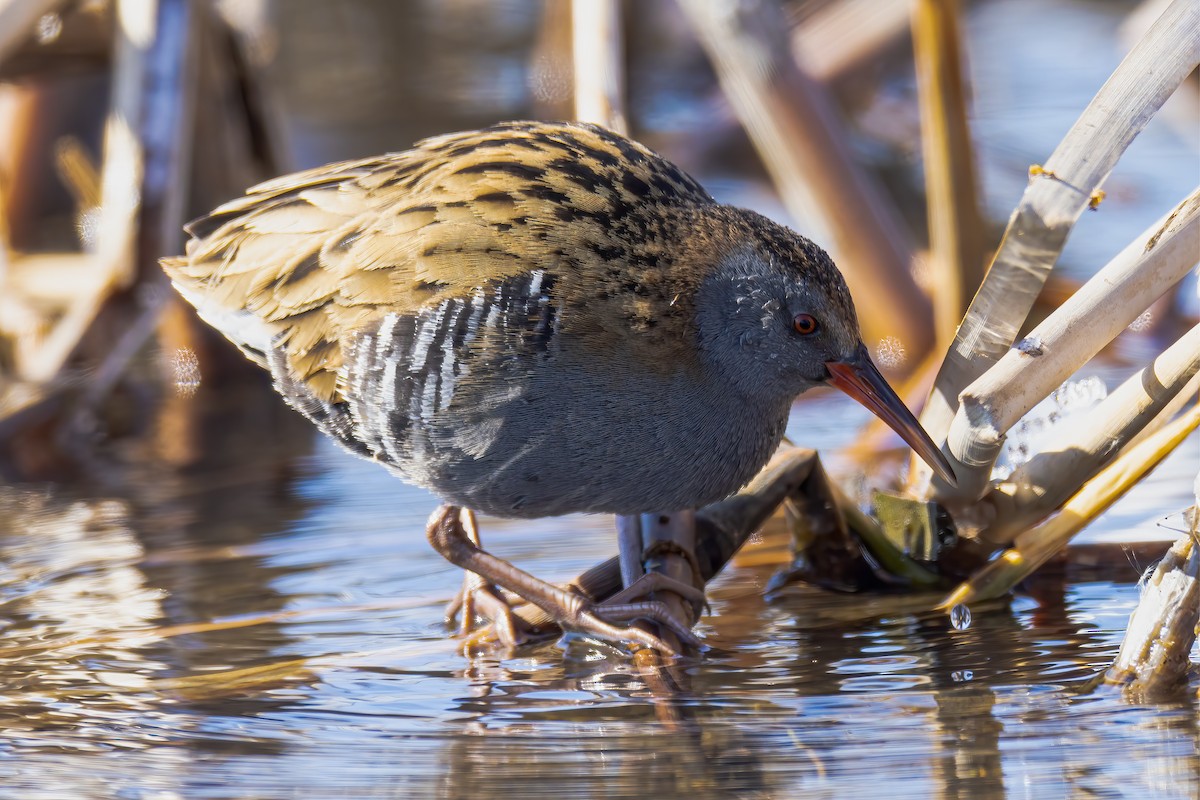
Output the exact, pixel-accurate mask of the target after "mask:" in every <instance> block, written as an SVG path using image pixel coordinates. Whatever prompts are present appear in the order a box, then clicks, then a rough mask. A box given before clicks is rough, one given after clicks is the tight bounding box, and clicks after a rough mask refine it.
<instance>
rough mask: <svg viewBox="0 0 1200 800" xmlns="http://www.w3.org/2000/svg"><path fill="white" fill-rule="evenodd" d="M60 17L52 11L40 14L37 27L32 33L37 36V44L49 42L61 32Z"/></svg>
mask: <svg viewBox="0 0 1200 800" xmlns="http://www.w3.org/2000/svg"><path fill="white" fill-rule="evenodd" d="M62 27H63V23H62V17H60V16H59V15H58V14H55V13H54V12H50V13H49V14H42V16H40V17H39V18H38V21H37V29H36V33H35V34H34V35H35V36H37V41H38V44H50V43H51V42H53V41H54V40H55V39H57V38H58V37H59V34H61V33H62Z"/></svg>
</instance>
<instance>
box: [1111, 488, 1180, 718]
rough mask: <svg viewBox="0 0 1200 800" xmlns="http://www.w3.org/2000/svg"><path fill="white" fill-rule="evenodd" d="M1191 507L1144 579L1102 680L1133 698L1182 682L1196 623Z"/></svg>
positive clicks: (1169, 689) (1162, 692) (1167, 692)
mask: <svg viewBox="0 0 1200 800" xmlns="http://www.w3.org/2000/svg"><path fill="white" fill-rule="evenodd" d="M1198 516H1200V513H1198V511H1197V509H1196V507H1193V508H1192V526H1191V532H1190V533H1189V534H1188V535H1186V536H1184V537H1182V538H1181V539H1178V540H1177V541H1176V542H1175V543H1174V544H1173V545H1171V548H1170V549H1169V550H1168V551H1167V554H1166V555H1165V556H1164V557H1163V560H1162V561H1160V562H1159V563H1158V566H1157V567H1155V568H1154V574H1153V575H1151V576H1150V579H1149V580H1148V581H1146V583H1145V587H1144V588H1143V590H1142V596H1141V599H1140V600H1138V605H1137V608H1135V609H1134V610H1133V613H1132V614H1131V615H1130V616H1129V626H1128V627H1127V628H1126V630H1125V638H1124V639H1123V640H1122V641H1121V649H1120V651H1119V652H1118V653H1117V657H1116V659H1115V660H1114V661H1113V664H1112V666H1111V667H1109V668H1108V671H1107V672H1105V673H1104V682H1105V683H1107V684H1112V685H1116V686H1120V687H1121V688H1122V690H1123V691H1124V693H1125V695H1126V697H1128V698H1130V699H1131V700H1134V701H1143V700H1153V699H1155V698H1157V697H1164V696H1169V695H1170V694H1171V693H1172V692H1173V691H1176V690H1178V689H1179V688H1180V687H1181V686H1182V685H1184V684H1185V683H1186V682H1187V676H1188V668H1189V666H1190V663H1189V661H1188V655H1189V653H1190V652H1191V650H1192V645H1193V644H1195V642H1196V627H1197V625H1200V544H1198V543H1197V541H1196V539H1197V527H1196V520H1197V517H1198Z"/></svg>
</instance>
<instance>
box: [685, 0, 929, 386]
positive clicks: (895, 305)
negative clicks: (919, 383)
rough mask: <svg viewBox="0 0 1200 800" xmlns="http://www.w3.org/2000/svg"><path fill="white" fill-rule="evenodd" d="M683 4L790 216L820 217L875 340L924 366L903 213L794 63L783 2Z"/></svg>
mask: <svg viewBox="0 0 1200 800" xmlns="http://www.w3.org/2000/svg"><path fill="white" fill-rule="evenodd" d="M681 7H682V8H683V10H684V11H685V12H686V14H687V16H688V19H689V20H690V21H691V23H692V25H693V27H694V28H695V29H696V32H697V35H698V36H699V39H700V41H701V43H702V44H703V45H704V49H705V50H706V51H707V53H708V55H709V59H710V60H711V61H712V63H713V65H714V67H715V68H716V71H717V75H718V77H719V78H720V81H721V87H722V89H723V90H724V92H725V96H726V97H727V98H728V100H729V102H730V105H732V107H733V109H734V111H735V112H736V113H737V115H738V118H739V119H740V120H741V122H742V126H743V127H744V128H745V129H746V132H747V133H748V134H749V135H750V138H751V140H752V141H753V142H754V146H755V149H757V151H758V154H759V157H760V158H761V159H762V161H763V164H764V165H765V166H766V168H767V171H768V172H769V173H770V174H771V178H772V180H773V181H774V183H775V186H776V188H777V189H778V191H779V194H780V197H781V198H782V200H783V202H784V204H785V205H786V206H787V208H788V211H789V212H790V213H791V214H792V216H793V217H794V218H796V219H798V220H803V219H807V218H810V217H812V216H813V215H814V214H820V215H821V216H822V217H823V219H824V222H825V227H826V228H827V229H828V230H829V232H830V234H831V235H832V236H833V240H834V246H833V249H834V250H835V251H836V254H837V256H838V260H839V264H840V265H841V268H842V272H843V273H844V274H845V276H846V283H847V284H848V285H849V287H850V291H851V293H853V295H854V299H855V301H856V302H857V304H858V310H859V319H860V321H861V322H862V325H863V332H864V334H865V337H866V339H867V341H868V342H871V343H874V342H879V341H880V340H882V339H884V338H885V337H889V336H890V337H895V338H897V339H899V340H900V342H901V343H902V344H903V345H904V347H905V349H906V351H907V352H908V353H909V354H910V357H911V361H912V362H913V363H915V362H917V361H918V360H919V359H920V358H921V357H922V356H923V355H924V354H925V353H926V352H928V351H929V350H930V348H931V347H932V344H933V328H932V325H931V311H930V303H929V298H927V297H926V296H925V294H924V293H923V292H922V291H921V290H920V289H919V288H918V287H917V285H916V283H915V282H914V281H913V278H912V274H911V272H910V270H909V262H910V260H911V247H910V244H909V243H908V241H907V240H906V237H905V236H904V234H903V226H902V225H901V223H900V221H899V218H898V215H897V213H896V211H895V209H894V207H893V206H891V205H889V203H888V201H887V199H886V197H885V196H884V195H883V193H882V192H881V191H880V189H879V187H878V186H877V185H876V184H875V183H874V182H872V181H871V180H870V178H869V176H868V174H867V173H866V172H865V171H864V170H863V169H862V168H861V167H860V166H859V165H858V164H857V163H856V162H855V160H854V157H853V155H852V154H851V152H850V149H849V146H848V145H847V141H846V140H847V136H846V129H845V125H844V123H843V122H842V121H841V119H840V118H839V117H838V114H837V112H836V109H835V107H834V105H833V103H832V101H831V100H830V98H829V97H828V95H827V93H826V92H825V91H824V89H823V88H822V87H821V86H820V85H819V84H817V83H816V82H815V81H813V80H812V78H811V77H809V76H808V75H806V74H805V73H804V72H803V71H802V70H801V69H800V68H799V67H798V66H797V65H796V62H795V60H794V59H793V58H792V55H791V53H790V50H789V44H788V40H787V35H788V34H787V31H788V24H787V20H786V19H785V18H784V15H783V11H782V9H781V8H780V7H779V5H778V4H777V3H764V2H753V0H683V2H682V3H681Z"/></svg>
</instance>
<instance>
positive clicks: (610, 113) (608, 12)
mask: <svg viewBox="0 0 1200 800" xmlns="http://www.w3.org/2000/svg"><path fill="white" fill-rule="evenodd" d="M571 52H572V58H573V59H574V62H575V63H574V76H575V77H574V80H575V119H577V120H579V121H580V122H594V123H596V124H598V125H603V126H604V127H606V128H609V129H610V130H614V131H616V132H618V133H623V134H627V133H628V132H629V130H628V122H627V120H626V116H625V69H624V58H625V51H624V48H623V47H622V43H621V6H620V0H572V3H571Z"/></svg>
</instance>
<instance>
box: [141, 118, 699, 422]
mask: <svg viewBox="0 0 1200 800" xmlns="http://www.w3.org/2000/svg"><path fill="white" fill-rule="evenodd" d="M711 202H712V201H711V199H710V198H709V196H708V195H707V194H706V193H705V192H704V190H703V189H702V188H701V187H700V186H699V185H698V184H697V183H696V182H695V181H694V180H692V179H691V178H690V177H688V176H687V175H686V174H684V173H683V172H681V171H680V170H678V169H677V168H676V167H674V166H673V165H672V164H670V163H669V162H667V161H665V160H664V159H662V158H660V157H658V156H656V155H655V154H653V153H652V152H650V151H649V150H647V149H646V148H644V147H642V146H641V145H638V144H636V143H634V142H631V141H629V140H627V139H624V138H622V137H619V136H617V135H615V134H612V133H610V132H608V131H605V130H603V129H601V128H596V127H593V126H586V125H564V124H548V123H506V124H503V125H499V126H496V127H494V128H489V129H486V130H482V131H472V132H467V133H459V134H451V135H447V136H442V137H438V138H435V139H429V140H426V141H424V142H421V143H419V144H418V145H417V146H416V147H415V148H414V149H412V150H409V151H406V152H403V153H397V154H391V155H386V156H381V157H378V158H370V159H365V160H361V161H348V162H343V163H338V164H331V165H328V166H324V167H319V168H317V169H313V170H309V171H306V172H300V173H296V174H294V175H288V176H285V177H282V178H279V179H276V180H273V181H270V182H268V183H264V184H261V185H259V186H256V187H254V188H252V189H250V190H249V191H248V192H247V194H246V195H245V196H244V197H242V198H239V199H237V200H234V201H232V202H230V203H227V204H225V205H223V206H221V207H220V208H218V209H216V210H215V211H213V212H212V213H211V214H209V215H208V216H206V217H202V218H200V219H198V220H196V221H195V222H193V223H191V224H190V225H189V226H188V227H187V230H188V231H189V233H191V234H192V236H193V237H194V238H193V239H192V240H191V241H190V242H189V243H188V246H187V254H186V255H185V256H184V257H182V258H175V259H164V261H163V267H164V269H165V270H166V271H167V273H168V274H169V275H170V277H171V279H172V280H173V281H174V282H175V284H176V286H177V287H178V288H179V289H180V291H181V292H182V293H183V294H184V295H185V296H186V297H187V298H188V299H189V300H190V301H191V302H193V303H194V304H196V305H197V307H198V308H199V309H200V310H201V313H202V314H205V316H206V318H207V319H209V321H210V322H212V323H213V324H214V325H215V326H216V327H218V328H219V329H220V330H222V332H223V333H225V334H226V335H227V336H229V338H231V339H232V340H234V341H235V342H237V343H238V344H239V345H241V346H242V347H243V349H248V350H251V351H260V352H264V353H265V348H264V344H263V343H264V342H265V343H267V344H266V346H269V347H272V348H282V349H283V351H284V355H285V358H286V362H287V366H288V368H289V369H290V371H291V372H292V373H293V374H294V376H295V377H296V378H298V379H299V380H302V381H303V382H304V383H305V384H307V386H308V388H309V389H310V390H311V391H312V393H313V394H314V395H315V396H316V397H317V398H319V399H320V400H322V401H324V402H334V401H336V400H337V399H338V398H339V388H338V385H337V372H338V369H339V367H340V366H341V365H342V359H343V355H344V351H345V348H346V347H348V346H349V344H350V343H351V341H352V340H353V337H354V334H355V331H357V330H362V329H363V328H364V327H366V326H368V325H369V323H371V322H372V321H377V320H378V319H379V318H381V317H382V316H384V315H386V314H387V313H389V312H399V313H401V314H410V313H412V314H415V313H417V311H418V310H419V309H420V308H421V307H422V306H423V305H425V304H427V303H430V302H435V298H442V299H444V298H445V297H446V296H447V295H450V296H454V295H458V294H465V293H468V292H470V291H472V290H473V289H474V288H476V287H478V286H482V285H484V284H487V283H489V282H494V281H499V280H503V279H505V278H508V277H512V276H516V275H519V274H523V273H527V272H530V271H532V270H536V269H562V268H563V265H564V262H568V265H567V268H572V267H571V264H574V267H573V268H575V269H579V268H581V266H580V265H581V264H583V262H586V261H597V262H607V261H613V260H621V261H626V262H627V261H629V259H630V258H636V257H637V255H636V254H635V253H634V252H633V251H635V250H637V251H638V252H639V253H641V258H642V260H643V261H644V262H645V263H646V264H653V263H655V262H656V261H657V255H656V254H657V253H658V252H660V251H662V250H663V248H666V247H668V246H669V245H668V243H667V242H666V241H665V240H663V237H662V236H656V235H655V233H654V232H653V231H650V232H647V231H646V230H645V229H644V226H643V227H641V228H638V229H637V230H633V228H634V227H636V226H631V225H630V223H629V221H628V220H629V218H630V217H631V216H633V212H634V210H635V209H637V208H639V207H645V206H648V205H656V206H659V207H662V206H678V205H680V204H684V205H687V204H708V203H711ZM647 248H648V249H647Z"/></svg>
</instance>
